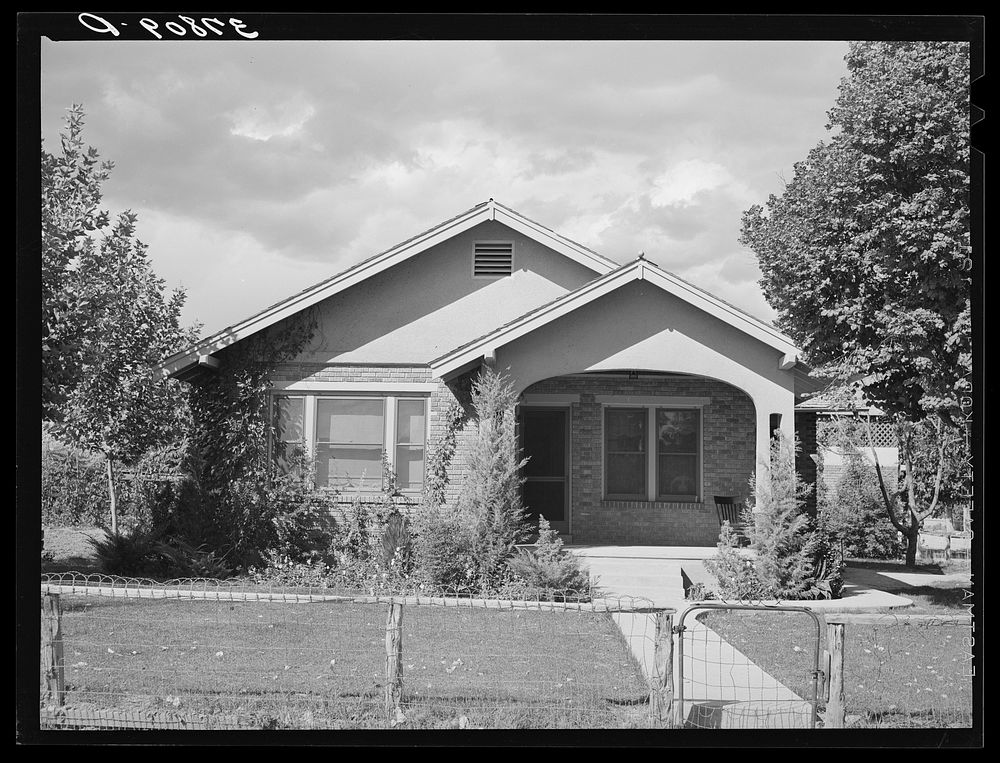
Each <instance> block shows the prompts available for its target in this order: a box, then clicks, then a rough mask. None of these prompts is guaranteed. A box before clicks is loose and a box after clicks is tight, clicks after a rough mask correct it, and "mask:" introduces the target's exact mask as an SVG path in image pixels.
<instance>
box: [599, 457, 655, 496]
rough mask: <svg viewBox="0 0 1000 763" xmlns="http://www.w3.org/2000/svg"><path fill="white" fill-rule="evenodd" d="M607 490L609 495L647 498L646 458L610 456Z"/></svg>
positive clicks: (608, 460)
mask: <svg viewBox="0 0 1000 763" xmlns="http://www.w3.org/2000/svg"><path fill="white" fill-rule="evenodd" d="M607 463H608V474H607V484H606V489H607V491H608V495H635V496H640V497H642V498H645V497H646V456H645V455H643V454H638V455H621V454H609V455H608V459H607Z"/></svg>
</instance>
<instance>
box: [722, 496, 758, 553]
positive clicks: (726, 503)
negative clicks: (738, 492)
mask: <svg viewBox="0 0 1000 763" xmlns="http://www.w3.org/2000/svg"><path fill="white" fill-rule="evenodd" d="M738 501H739V497H738V496H735V495H717V496H715V510H716V512H718V514H719V529H720V530H721V529H722V523H723V522H729V526H730V527H731V528H733V532H735V533H736V536H737V537H738V538H739V539H740V543H741V544H745V543H748V542H749V540H750V539H749V538H747V535H746V532H745V530H746V528H745V527H744V525H743V517H742V515H741V513H742V510H743V507H742V505H741V504H740V503H739V502H738Z"/></svg>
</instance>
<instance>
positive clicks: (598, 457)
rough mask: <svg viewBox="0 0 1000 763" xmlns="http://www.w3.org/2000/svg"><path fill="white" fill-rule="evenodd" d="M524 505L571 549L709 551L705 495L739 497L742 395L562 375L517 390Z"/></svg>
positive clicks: (728, 388)
mask: <svg viewBox="0 0 1000 763" xmlns="http://www.w3.org/2000/svg"><path fill="white" fill-rule="evenodd" d="M520 400H521V402H520V404H519V407H518V408H519V410H518V415H519V423H520V433H521V443H522V448H523V449H524V451H525V455H527V456H529V457H530V458H531V460H530V461H529V465H528V467H527V468H526V480H525V485H524V496H525V504H526V505H527V506H528V507H529V511H531V512H532V513H533V514H535V515H537V514H543V515H545V516H546V518H547V519H548V520H549V521H550V523H551V524H552V525H553V526H554V527H555V528H556V529H557V530H559V531H560V533H562V534H564V535H566V536H568V537H570V538H571V539H572V542H574V543H600V544H622V545H631V544H638V545H678V546H684V545H695V546H703V545H714V544H715V542H716V541H717V539H718V534H719V523H718V516H717V513H716V509H715V496H716V495H729V496H737V497H738V498H739V499H740V500H744V499H746V498H747V497H748V496H749V490H750V488H749V480H750V478H751V476H752V475H753V473H754V468H755V461H756V457H757V428H758V425H759V417H758V413H757V406H755V404H754V400H753V399H752V397H751V396H750V395H749V394H748V393H747V392H745V391H744V390H741V389H739V388H737V387H736V386H734V385H732V384H730V383H728V382H725V381H722V380H719V379H714V378H711V377H707V376H701V375H696V374H688V373H676V372H669V371H659V370H650V369H641V370H640V369H608V370H604V371H598V372H581V373H571V374H563V375H559V376H555V377H549V378H545V379H541V380H538V381H534V382H532V383H530V384H527V385H526V386H524V387H523V390H522V393H521V398H520Z"/></svg>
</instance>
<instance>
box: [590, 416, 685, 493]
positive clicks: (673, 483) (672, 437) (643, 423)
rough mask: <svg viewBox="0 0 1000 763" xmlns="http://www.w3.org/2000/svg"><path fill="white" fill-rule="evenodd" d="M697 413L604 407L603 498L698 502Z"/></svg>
mask: <svg viewBox="0 0 1000 763" xmlns="http://www.w3.org/2000/svg"><path fill="white" fill-rule="evenodd" d="M701 460H702V455H701V409H700V408H699V407H684V408H674V407H663V406H658V405H644V406H641V407H629V406H626V405H621V406H617V405H606V406H605V408H604V494H605V497H606V498H609V499H612V500H615V499H618V500H633V501H678V502H684V501H698V500H701V469H702V464H701Z"/></svg>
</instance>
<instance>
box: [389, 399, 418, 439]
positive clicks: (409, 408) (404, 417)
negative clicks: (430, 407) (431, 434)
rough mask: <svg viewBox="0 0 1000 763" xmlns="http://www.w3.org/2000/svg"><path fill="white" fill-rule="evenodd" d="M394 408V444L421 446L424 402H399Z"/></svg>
mask: <svg viewBox="0 0 1000 763" xmlns="http://www.w3.org/2000/svg"><path fill="white" fill-rule="evenodd" d="M396 408H397V414H396V442H397V443H400V444H403V445H423V444H424V410H425V403H424V401H423V400H400V401H399V402H398V403H397V404H396Z"/></svg>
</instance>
